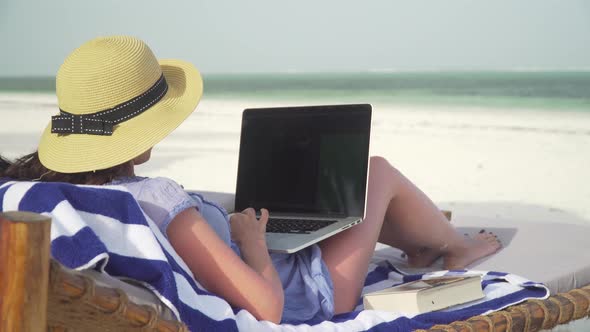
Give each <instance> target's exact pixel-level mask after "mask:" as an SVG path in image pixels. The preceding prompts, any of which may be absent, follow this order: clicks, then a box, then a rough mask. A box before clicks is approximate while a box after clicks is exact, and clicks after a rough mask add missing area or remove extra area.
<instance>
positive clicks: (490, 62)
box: [0, 0, 590, 76]
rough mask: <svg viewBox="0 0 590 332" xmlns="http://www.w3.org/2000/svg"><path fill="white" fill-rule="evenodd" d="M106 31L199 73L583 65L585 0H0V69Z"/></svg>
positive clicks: (31, 64)
mask: <svg viewBox="0 0 590 332" xmlns="http://www.w3.org/2000/svg"><path fill="white" fill-rule="evenodd" d="M111 34H131V35H135V36H137V37H140V38H142V39H143V40H145V41H146V42H147V43H148V44H149V45H150V47H151V48H152V50H153V51H154V53H155V54H156V56H158V57H160V58H181V59H185V60H189V61H191V62H193V63H194V64H195V65H196V66H197V67H198V68H200V69H201V71H202V72H204V73H234V72H285V71H301V72H318V71H320V72H327V71H367V70H457V69H467V70H486V69H489V70H498V69H526V70H544V69H548V70H553V69H567V70H575V69H580V68H581V69H585V70H590V1H588V0H578V1H573V0H572V1H569V0H553V1H548V0H519V1H516V0H494V1H489V0H485V1H476V0H444V1H441V0H432V1H424V0H407V1H397V0H366V1H361V0H354V1H347V0H339V1H338V0H329V1H321V0H297V1H288V2H287V1H280V0H252V1H241V0H235V1H229V0H208V1H205V0H201V1H196V0H187V1H149V0H143V1H141V0H127V1H119V0H100V1H80V0H54V1H47V0H36V1H34V0H0V42H1V43H0V76H38V75H42V76H53V75H55V73H56V72H57V69H58V68H59V66H60V64H61V63H62V61H63V59H64V58H65V57H66V56H67V54H68V53H69V52H71V51H72V50H73V49H75V48H76V47H77V46H79V45H80V44H82V43H83V42H84V41H86V40H88V39H91V38H93V37H96V36H100V35H111Z"/></svg>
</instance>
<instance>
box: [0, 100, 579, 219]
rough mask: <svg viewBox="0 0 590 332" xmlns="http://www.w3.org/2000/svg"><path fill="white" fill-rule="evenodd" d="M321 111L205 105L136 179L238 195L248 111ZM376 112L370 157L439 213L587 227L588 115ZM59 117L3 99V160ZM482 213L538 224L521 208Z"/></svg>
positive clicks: (399, 108) (431, 109)
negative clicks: (541, 218) (464, 207)
mask: <svg viewBox="0 0 590 332" xmlns="http://www.w3.org/2000/svg"><path fill="white" fill-rule="evenodd" d="M322 102H335V103H337V102H338V101H337V100H335V101H330V100H322ZM317 103H318V101H317V100H296V101H295V100H284V101H280V102H279V101H272V102H271V101H268V100H266V101H264V100H261V101H253V100H250V99H248V100H240V99H232V100H222V99H220V98H207V97H206V96H205V97H204V99H203V100H202V101H201V103H200V104H199V106H198V108H197V111H196V112H195V113H193V114H192V115H191V117H190V118H189V119H188V120H187V121H185V123H183V124H182V125H181V126H180V127H179V128H178V129H177V130H176V131H175V132H174V133H173V134H171V135H170V136H169V137H167V138H166V139H165V140H164V141H163V142H161V143H160V144H159V145H157V146H156V148H155V149H154V152H153V153H152V161H151V162H150V163H148V164H147V165H145V166H141V167H140V168H139V170H138V173H139V174H142V175H148V176H158V175H160V176H167V177H171V178H174V179H175V180H177V181H178V182H180V183H182V184H183V185H184V186H185V188H190V189H198V190H207V191H221V192H229V193H231V192H233V191H234V190H235V181H236V169H237V159H238V144H239V131H240V121H241V111H242V110H243V109H244V108H247V107H261V106H271V105H283V106H284V105H301V104H317ZM373 109H374V113H373V129H372V130H373V131H372V138H371V140H372V141H371V153H372V154H373V155H382V156H384V157H386V158H387V159H388V160H390V161H391V163H392V164H393V165H394V166H396V167H397V168H398V169H400V170H401V171H402V172H403V173H404V174H406V176H407V177H408V178H410V179H411V180H412V181H414V183H416V184H417V185H418V186H419V187H420V188H421V189H422V190H423V191H425V192H426V193H427V194H428V195H429V196H430V197H431V198H432V200H433V201H435V202H436V203H437V204H439V205H440V206H441V207H445V208H449V209H451V210H452V209H453V206H454V205H457V204H463V203H495V204H496V205H498V204H497V203H502V206H511V205H512V206H520V207H522V206H536V207H538V208H542V209H546V211H548V212H556V213H557V212H567V213H566V214H564V213H557V214H556V217H557V216H560V217H561V219H562V220H555V221H558V222H570V223H580V222H582V223H589V224H590V205H589V204H588V202H589V201H590V186H589V184H590V167H589V165H590V113H588V112H574V111H551V110H532V109H531V110H523V109H490V108H477V107H449V106H447V107H446V108H445V107H436V106H428V107H426V106H416V105H388V104H374V105H373ZM53 114H57V106H56V98H55V97H54V96H52V95H44V94H18V93H17V94H14V93H13V94H7V93H5V94H0V119H1V122H2V131H1V132H0V153H1V154H2V155H4V156H6V157H9V158H14V157H17V156H19V155H21V154H23V153H27V152H30V151H32V150H34V149H35V147H36V145H37V140H38V137H39V134H40V132H41V131H42V129H43V128H44V126H45V125H46V124H47V123H48V121H49V118H50V115H53ZM517 210H518V212H516V211H517ZM525 211H526V210H525ZM482 213H484V214H491V213H495V214H502V215H506V214H511V213H517V214H519V216H517V217H520V218H523V219H527V220H529V219H531V218H533V215H530V216H527V215H526V212H525V213H523V209H522V208H521V209H514V211H511V209H510V208H504V209H502V211H482ZM564 215H567V216H571V218H563V216H564ZM556 219H560V218H556ZM530 221H534V220H530Z"/></svg>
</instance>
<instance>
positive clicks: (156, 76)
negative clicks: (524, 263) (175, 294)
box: [0, 36, 500, 323]
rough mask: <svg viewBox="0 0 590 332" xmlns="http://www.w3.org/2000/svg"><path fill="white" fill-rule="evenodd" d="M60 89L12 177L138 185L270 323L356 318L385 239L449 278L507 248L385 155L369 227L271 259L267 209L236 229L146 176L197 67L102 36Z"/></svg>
mask: <svg viewBox="0 0 590 332" xmlns="http://www.w3.org/2000/svg"><path fill="white" fill-rule="evenodd" d="M56 83H57V96H58V103H59V107H60V114H59V115H56V116H53V117H52V119H51V123H50V124H49V125H48V126H47V128H46V130H45V132H44V133H43V135H42V137H41V140H40V143H39V150H38V153H37V152H36V153H33V154H30V155H28V156H25V157H23V158H21V159H19V160H17V161H16V162H14V163H13V164H11V165H8V164H7V163H5V164H4V165H3V168H4V170H3V171H2V168H0V176H6V177H11V178H15V179H22V180H40V181H60V182H70V183H76V184H94V185H103V184H119V185H123V186H125V187H127V188H128V190H129V191H130V192H131V193H132V195H133V196H134V197H135V198H136V200H137V201H138V202H139V203H140V205H141V206H142V208H143V209H144V211H145V212H146V213H147V214H148V215H149V216H150V218H152V219H153V220H154V221H155V222H156V224H158V226H159V227H160V229H161V231H162V233H163V234H165V235H166V236H167V237H168V239H169V241H170V243H171V244H172V246H173V247H174V249H175V250H176V252H177V253H178V254H179V255H180V257H182V259H183V260H184V261H185V262H186V263H187V265H188V267H189V268H190V269H191V271H192V272H193V274H194V277H195V279H196V280H197V281H198V282H200V283H201V284H202V285H203V286H205V287H206V288H207V289H208V290H210V291H212V292H213V293H215V294H217V295H219V296H221V297H223V298H224V299H226V300H227V301H228V302H229V303H230V304H232V305H234V306H236V307H241V308H245V309H247V310H248V311H249V312H251V313H252V314H253V315H254V316H255V317H256V318H258V319H260V320H269V321H272V322H276V323H278V322H281V321H282V322H301V321H321V320H325V319H329V318H330V317H331V316H332V315H334V314H338V313H342V312H347V311H350V310H352V309H353V308H354V307H355V306H356V304H357V302H358V300H359V296H360V292H361V289H362V285H363V282H364V279H365V276H366V273H367V268H368V264H369V260H370V258H371V256H372V254H373V251H374V248H375V244H376V242H377V241H379V242H382V243H385V244H388V245H391V246H394V247H397V248H400V249H401V250H403V251H404V252H405V253H406V254H407V255H408V261H409V263H410V264H411V265H413V266H416V267H423V266H428V265H430V264H431V263H432V262H433V261H434V260H436V259H437V258H438V257H440V256H442V257H443V258H444V264H445V267H446V268H448V269H455V268H463V267H465V266H467V265H468V264H470V263H472V262H473V261H475V260H477V259H479V258H481V257H484V256H487V255H490V254H492V253H494V252H496V251H497V250H498V249H499V248H500V243H499V242H498V241H497V239H496V238H495V237H494V235H493V234H487V233H480V234H478V235H476V236H475V237H473V238H469V237H464V236H462V235H459V234H457V232H456V231H455V230H454V229H453V228H452V226H451V225H450V223H448V222H447V221H446V220H445V217H444V216H443V214H442V213H441V212H440V211H439V210H438V209H437V208H436V206H435V205H434V204H433V203H432V202H431V201H430V200H429V199H428V198H427V197H426V196H425V195H424V194H423V193H422V192H421V191H420V190H419V189H418V188H416V187H415V186H414V185H413V184H412V183H411V182H410V181H409V180H408V179H406V178H405V177H404V176H403V175H402V174H401V173H400V172H399V171H397V170H396V169H395V168H394V167H392V166H391V165H390V164H389V163H388V162H387V161H386V160H385V159H383V158H380V157H373V158H371V160H370V170H369V174H370V175H369V183H368V195H367V209H366V210H367V214H366V218H365V220H364V222H363V223H361V224H360V225H358V226H355V227H352V228H350V229H349V230H347V231H345V232H341V233H340V234H338V235H335V236H333V237H330V238H328V239H326V240H323V241H321V242H320V243H319V244H318V245H313V246H311V247H309V248H307V249H304V250H301V251H299V252H297V253H295V254H290V255H287V254H269V253H268V250H267V247H266V243H265V235H264V234H265V227H266V222H267V221H268V211H266V210H265V209H262V210H261V217H260V218H259V219H257V218H256V214H255V211H254V210H253V209H251V208H249V209H246V210H244V211H242V212H239V213H235V214H233V215H232V216H231V219H230V220H229V223H228V220H227V219H226V215H225V214H224V212H223V211H221V210H220V209H218V208H216V206H215V205H214V204H211V203H209V202H207V201H204V200H202V199H201V198H199V197H195V196H190V195H188V194H187V193H185V191H184V190H183V189H182V188H181V187H180V186H179V185H178V184H177V183H175V182H174V181H172V180H170V179H166V178H141V177H136V176H135V172H134V166H135V165H139V164H142V163H144V162H146V161H148V160H149V158H150V153H151V148H152V147H153V146H154V145H155V144H157V143H158V142H159V141H160V140H162V139H163V138H164V137H165V136H167V135H168V134H169V133H170V132H172V131H173V130H174V129H175V128H176V127H177V126H178V125H180V124H181V123H182V122H183V121H184V119H186V117H188V116H189V115H190V114H191V112H192V111H193V110H194V109H195V107H196V105H197V103H198V101H199V99H200V97H201V94H202V81H201V77H200V75H199V73H198V71H197V70H196V69H195V68H194V67H193V66H192V65H191V64H189V63H186V62H183V61H179V60H160V61H158V60H157V59H156V58H155V57H154V55H153V54H152V52H151V50H150V49H149V48H148V47H147V46H146V45H145V44H144V43H143V42H142V41H140V40H138V39H135V38H132V37H125V36H118V37H107V38H97V39H94V40H91V41H89V42H87V43H85V44H84V45H82V46H81V47H80V48H78V49H77V50H75V51H74V52H73V53H72V54H71V55H70V56H69V57H68V58H67V59H66V60H65V62H64V64H63V65H62V66H61V68H60V70H59V72H58V74H57V79H56ZM228 219H229V218H228Z"/></svg>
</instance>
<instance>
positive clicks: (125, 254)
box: [0, 180, 549, 331]
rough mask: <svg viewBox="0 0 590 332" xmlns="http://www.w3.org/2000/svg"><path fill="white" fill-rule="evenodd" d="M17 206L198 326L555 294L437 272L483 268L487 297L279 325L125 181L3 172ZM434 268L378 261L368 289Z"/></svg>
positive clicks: (382, 327) (242, 325)
mask: <svg viewBox="0 0 590 332" xmlns="http://www.w3.org/2000/svg"><path fill="white" fill-rule="evenodd" d="M15 210H18V211H31V212H37V213H42V214H44V215H48V216H51V217H52V220H53V221H52V225H51V254H52V256H53V257H54V258H55V259H57V260H58V261H59V262H61V263H62V264H63V265H65V266H67V267H69V268H72V269H76V270H83V269H88V268H95V269H97V270H99V271H102V272H104V273H108V274H109V275H112V276H115V277H123V278H133V279H136V280H138V281H140V282H141V283H143V284H144V285H145V286H146V287H147V288H149V289H151V290H152V291H153V292H154V293H155V294H156V295H157V296H158V297H159V298H160V299H161V300H162V302H163V303H164V304H165V305H167V306H168V307H169V308H170V309H171V310H172V312H173V313H174V314H175V315H176V316H177V318H179V319H181V320H182V321H183V322H185V323H186V324H187V326H188V327H189V328H190V329H191V330H192V331H197V330H198V331H202V330H204V331H237V330H242V331H409V330H412V329H418V328H429V327H431V326H432V325H434V324H444V323H450V322H452V321H455V320H461V319H466V318H468V317H471V316H475V315H480V314H486V313H489V312H492V311H495V310H499V309H502V308H505V307H507V306H510V305H513V304H516V303H519V302H521V301H524V300H526V299H530V298H546V297H547V296H549V291H548V289H547V288H546V287H545V286H543V285H541V284H538V283H534V282H531V281H528V280H526V279H524V278H521V277H519V276H515V275H512V274H508V273H498V272H483V271H480V272H478V271H441V272H437V273H434V275H441V274H458V275H461V274H473V273H478V274H481V275H482V276H483V282H482V287H483V289H484V293H485V294H486V297H485V298H484V299H482V300H480V301H477V302H474V303H470V304H469V305H468V306H464V307H457V308H453V310H446V311H439V312H431V313H426V314H421V315H418V316H415V317H412V318H409V317H403V316H401V315H398V314H395V313H387V312H379V311H373V310H362V306H360V305H359V307H358V308H357V310H355V311H353V312H350V313H346V314H342V315H337V316H336V317H334V318H333V319H332V320H330V321H325V322H321V323H319V324H314V325H309V324H301V325H287V324H282V325H277V324H272V323H269V322H259V321H257V320H256V319H255V318H254V317H253V316H252V315H251V314H250V313H249V312H247V311H245V310H240V309H236V308H232V307H231V306H230V305H229V304H228V303H227V302H226V301H224V300H223V299H221V298H219V297H217V296H215V295H213V294H211V293H209V292H208V291H206V290H205V289H204V288H203V287H202V286H201V285H200V284H199V283H198V282H196V281H195V280H194V278H193V276H192V273H191V272H190V270H189V269H188V267H187V266H186V265H185V263H184V262H183V261H182V260H181V259H180V258H179V257H178V255H177V254H176V253H175V251H174V250H173V249H172V247H171V246H170V243H169V242H168V241H167V240H166V238H165V237H164V236H163V234H162V233H160V231H159V230H158V227H157V226H156V225H155V224H154V223H153V221H151V220H150V219H149V218H148V217H147V216H146V215H145V214H144V213H143V211H142V210H141V209H140V207H139V205H138V204H137V203H136V201H135V200H134V199H133V197H132V196H131V194H129V193H128V192H127V191H125V189H124V188H122V187H117V186H109V187H107V186H104V187H96V186H75V185H71V184H63V183H41V182H39V183H36V182H4V183H3V182H1V180H0V211H15ZM430 275H432V274H429V275H403V274H402V273H400V272H399V271H397V270H396V269H395V268H394V267H393V266H392V265H391V264H389V263H387V262H381V263H379V264H372V265H371V267H370V269H369V272H368V275H367V279H366V281H365V288H364V290H363V292H364V293H366V292H370V291H375V290H378V289H383V288H385V287H389V286H392V285H395V284H399V283H401V282H408V281H412V280H416V279H420V278H423V277H425V276H430ZM359 303H360V302H359Z"/></svg>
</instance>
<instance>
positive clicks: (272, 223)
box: [266, 218, 337, 234]
mask: <svg viewBox="0 0 590 332" xmlns="http://www.w3.org/2000/svg"><path fill="white" fill-rule="evenodd" d="M336 221H337V220H309V219H304V220H299V219H282V218H270V219H268V223H267V224H266V231H267V232H268V233H296V234H309V233H311V232H315V231H317V230H318V229H320V228H324V227H326V226H329V225H331V224H333V223H335V222H336Z"/></svg>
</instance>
